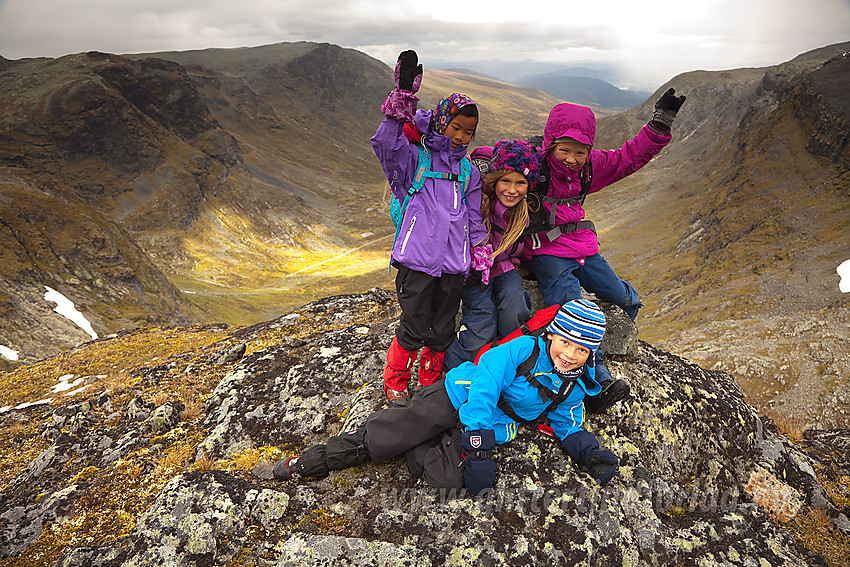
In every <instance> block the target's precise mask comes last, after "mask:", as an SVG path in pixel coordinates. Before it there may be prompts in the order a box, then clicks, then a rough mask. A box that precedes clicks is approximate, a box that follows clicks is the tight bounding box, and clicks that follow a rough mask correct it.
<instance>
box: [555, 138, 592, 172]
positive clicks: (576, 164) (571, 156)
mask: <svg viewBox="0 0 850 567" xmlns="http://www.w3.org/2000/svg"><path fill="white" fill-rule="evenodd" d="M588 151H589V150H588V148H587V146H585V145H584V144H581V143H579V142H558V143H557V144H555V147H554V148H552V157H553V158H555V160H557V161H559V162H561V163H562V164H564V165H565V166H567V167H568V168H570V169H578V168H581V167H584V164H585V163H586V162H587V154H588Z"/></svg>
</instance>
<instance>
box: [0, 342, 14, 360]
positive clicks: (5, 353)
mask: <svg viewBox="0 0 850 567" xmlns="http://www.w3.org/2000/svg"><path fill="white" fill-rule="evenodd" d="M0 356H2V357H3V358H5V359H6V360H18V351H16V350H12V349H10V348H9V347H7V346H3V345H0Z"/></svg>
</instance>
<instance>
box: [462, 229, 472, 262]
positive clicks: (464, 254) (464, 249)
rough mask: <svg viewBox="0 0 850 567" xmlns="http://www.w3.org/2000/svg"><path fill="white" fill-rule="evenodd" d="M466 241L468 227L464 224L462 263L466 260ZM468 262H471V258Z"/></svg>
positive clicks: (467, 240) (467, 238)
mask: <svg viewBox="0 0 850 567" xmlns="http://www.w3.org/2000/svg"><path fill="white" fill-rule="evenodd" d="M468 242H469V227H468V226H464V227H463V263H464V264H466V262H467V259H466V245H467V243H468ZM470 262H471V260H470Z"/></svg>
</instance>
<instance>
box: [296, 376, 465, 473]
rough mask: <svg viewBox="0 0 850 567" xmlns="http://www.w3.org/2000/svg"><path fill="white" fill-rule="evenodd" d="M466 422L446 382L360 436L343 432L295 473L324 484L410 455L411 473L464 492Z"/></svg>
mask: <svg viewBox="0 0 850 567" xmlns="http://www.w3.org/2000/svg"><path fill="white" fill-rule="evenodd" d="M460 427H461V425H460V422H459V421H458V416H457V410H456V409H455V408H454V406H453V405H452V402H451V400H450V399H449V395H448V393H447V392H446V388H445V385H444V383H443V381H442V380H440V381H438V382H435V383H434V384H431V385H430V386H426V387H424V388H422V389H421V390H418V391H417V392H416V393H415V394H414V395H413V397H412V398H411V399H410V403H409V404H408V405H407V406H404V407H391V408H387V409H383V410H380V411H377V412H375V413H373V414H372V415H370V416H369V417H368V418H367V419H366V424H365V425H364V426H363V427H361V428H360V429H357V430H355V431H347V432H343V433H341V434H339V435H336V436H334V437H331V438H330V439H328V441H327V443H323V444H320V445H314V446H313V447H311V448H310V449H308V450H307V451H305V452H304V454H303V455H301V458H300V459H299V460H298V462H297V464H296V465H295V470H296V471H297V472H298V473H299V474H300V475H301V476H304V477H313V478H324V477H326V476H328V473H329V472H330V471H332V470H340V469H345V468H349V467H354V466H357V465H360V464H363V463H364V462H366V461H367V460H369V459H371V460H372V461H374V462H375V463H377V464H380V463H383V462H386V461H388V460H390V459H392V458H395V457H398V456H401V455H405V457H406V458H407V465H408V469H409V470H410V472H411V474H413V475H415V476H423V477H424V478H425V481H426V482H427V483H428V484H429V485H430V486H432V487H434V488H447V489H452V488H455V489H461V488H463V456H462V452H461V447H460V442H459V441H458V440H459V438H460Z"/></svg>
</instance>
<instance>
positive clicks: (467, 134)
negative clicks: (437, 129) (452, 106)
mask: <svg viewBox="0 0 850 567" xmlns="http://www.w3.org/2000/svg"><path fill="white" fill-rule="evenodd" d="M476 126H478V118H476V117H475V116H461V115H460V114H458V115H456V116H455V117H454V118H452V121H451V122H449V125H448V126H446V131H445V135H446V136H448V137H449V138H450V139H451V141H452V149H455V148H457V147H458V146H466V145H469V142H471V141H472V136H473V134H475V127H476Z"/></svg>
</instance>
